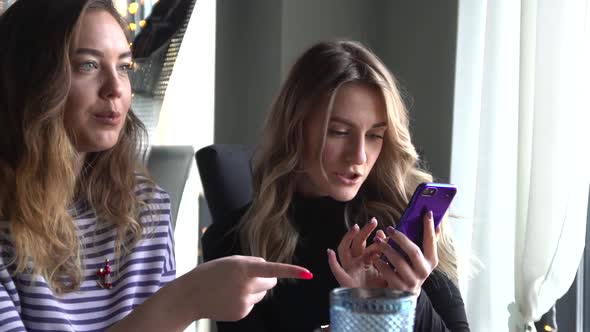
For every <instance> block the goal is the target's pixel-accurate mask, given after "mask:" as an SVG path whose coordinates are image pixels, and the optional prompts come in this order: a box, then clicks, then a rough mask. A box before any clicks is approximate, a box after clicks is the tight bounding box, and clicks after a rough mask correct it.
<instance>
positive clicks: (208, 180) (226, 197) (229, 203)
mask: <svg viewBox="0 0 590 332" xmlns="http://www.w3.org/2000/svg"><path fill="white" fill-rule="evenodd" d="M253 153H254V147H253V146H251V145H245V144H213V145H209V146H206V147H204V148H202V149H200V150H199V151H197V153H196V154H195V158H196V161H197V167H198V169H199V174H200V177H201V183H202V184H203V192H204V194H205V199H206V201H207V206H208V207H209V212H210V213H211V218H212V219H213V222H216V221H217V220H220V219H221V218H224V217H225V216H226V215H227V214H228V213H231V212H232V211H235V210H236V209H239V208H242V207H243V206H244V205H246V204H248V203H249V202H250V201H251V200H252V169H251V166H250V161H251V159H252V155H253Z"/></svg>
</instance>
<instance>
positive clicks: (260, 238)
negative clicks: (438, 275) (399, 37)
mask: <svg viewBox="0 0 590 332" xmlns="http://www.w3.org/2000/svg"><path fill="white" fill-rule="evenodd" d="M351 82H355V83H363V84H368V85H370V86H374V87H377V88H378V89H379V90H380V91H381V92H382V94H383V98H384V100H385V105H386V107H387V130H386V132H385V137H384V142H383V148H382V150H381V153H380V155H379V157H378V159H377V161H376V163H375V166H374V168H373V169H372V171H371V173H370V174H369V176H368V178H367V180H366V182H365V183H364V184H363V186H362V188H361V190H360V191H359V193H358V194H357V197H355V198H354V199H353V200H352V201H350V202H348V203H347V207H346V209H345V211H346V213H345V214H346V216H345V218H346V220H348V221H349V223H348V224H349V225H350V224H351V223H352V222H351V221H353V222H356V223H359V224H361V225H362V224H364V223H366V222H367V221H368V220H369V216H371V217H373V216H374V217H376V218H377V219H378V220H379V222H380V224H381V225H380V226H381V227H383V226H388V225H391V226H395V225H396V224H397V221H398V220H399V219H400V217H401V215H402V213H403V211H404V209H405V207H406V206H407V204H408V202H409V199H410V198H411V196H412V193H413V192H414V190H415V189H416V187H417V186H418V185H419V184H420V183H422V182H431V181H432V176H431V175H430V174H428V173H427V172H425V171H424V170H422V169H421V168H420V167H419V158H418V154H417V153H416V149H415V148H414V146H413V144H412V141H411V136H410V130H409V116H408V111H407V109H406V107H405V105H404V101H403V98H402V96H401V95H400V92H399V89H398V87H397V83H396V81H395V79H394V77H393V75H392V74H391V73H390V72H389V71H388V70H387V68H386V67H385V65H383V63H382V62H381V61H380V59H379V58H378V57H377V56H376V55H375V54H373V53H372V52H371V51H369V50H368V49H367V48H366V47H364V46H363V45H361V44H360V43H358V42H354V41H333V42H321V43H318V44H316V45H314V46H313V47H311V48H310V49H309V50H307V51H306V52H305V53H304V54H303V55H302V56H301V57H300V58H299V59H298V60H297V62H296V63H295V64H294V65H293V67H292V68H291V70H290V72H289V74H288V76H287V79H286V81H285V82H284V83H283V85H282V89H281V91H280V93H279V95H278V97H277V98H276V100H275V101H274V103H273V105H272V107H271V110H270V113H269V114H268V117H267V120H266V124H265V128H264V136H263V140H262V143H261V145H260V146H259V148H258V150H257V152H256V154H255V156H254V159H253V165H252V168H253V189H254V199H253V201H252V205H251V207H250V208H249V210H248V211H247V212H246V214H245V215H244V216H243V218H242V219H241V221H240V224H239V234H240V242H241V244H242V247H243V248H242V250H243V251H244V252H245V253H248V254H250V255H254V256H260V257H263V258H265V259H267V260H269V261H275V262H285V263H290V262H292V259H293V254H294V252H295V247H296V245H297V242H298V237H299V234H298V233H297V230H296V229H295V227H294V226H293V224H292V222H291V221H290V220H289V218H290V216H291V213H290V207H291V202H292V200H293V197H294V193H295V191H296V179H297V178H298V176H297V173H299V172H301V170H302V169H303V149H304V139H303V127H304V121H305V119H306V118H307V116H308V115H309V113H310V111H311V110H313V109H314V108H315V107H316V106H318V105H327V110H326V116H325V119H324V129H326V128H327V124H328V119H329V118H330V115H331V112H332V104H333V102H334V98H335V96H336V93H337V91H338V89H339V88H340V87H341V86H343V85H344V84H347V83H351ZM326 100H327V101H328V102H327V103H326V102H325V101H326ZM321 144H322V145H321V149H320V152H319V154H320V155H319V156H318V158H320V161H321V160H322V158H321V155H322V153H323V148H324V144H325V134H324V140H323V142H322V143H321ZM447 222H448V221H447V220H444V221H443V222H442V224H441V232H440V236H439V240H438V256H439V265H438V267H437V269H438V270H439V271H441V272H443V273H445V274H446V275H447V276H449V277H450V279H451V280H453V281H454V282H457V280H458V276H457V257H456V253H455V247H454V245H453V241H452V238H451V236H450V234H449V233H448V232H447V231H446V228H447V226H446V224H447Z"/></svg>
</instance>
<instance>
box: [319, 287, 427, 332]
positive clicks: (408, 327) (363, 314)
mask: <svg viewBox="0 0 590 332" xmlns="http://www.w3.org/2000/svg"><path fill="white" fill-rule="evenodd" d="M415 312H416V296H415V295H412V294H411V293H408V292H399V291H395V290H391V289H386V288H337V289H334V290H333V291H332V293H330V329H331V331H332V332H344V331H346V332H354V331H375V332H379V331H404V332H405V331H408V332H412V331H413V330H414V316H415Z"/></svg>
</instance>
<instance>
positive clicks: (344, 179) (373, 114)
mask: <svg viewBox="0 0 590 332" xmlns="http://www.w3.org/2000/svg"><path fill="white" fill-rule="evenodd" d="M325 112H326V110H324V109H318V110H314V111H313V112H312V113H311V114H310V115H309V117H308V118H307V119H306V121H305V124H304V139H305V147H304V155H305V156H304V169H305V176H304V177H303V178H302V179H301V180H300V181H299V183H298V190H299V191H300V192H301V193H303V194H304V195H310V196H330V197H332V198H334V199H336V200H339V201H349V200H351V199H353V198H354V197H355V196H356V194H357V193H358V191H359V189H360V187H361V185H362V184H363V183H364V182H365V180H366V179H367V177H368V176H369V173H370V172H371V170H372V169H373V166H374V165H375V162H376V161H377V158H378V157H379V154H380V153H381V148H382V147H383V137H384V134H385V131H386V130H387V118H386V110H385V102H384V101H383V95H382V94H381V92H380V91H379V89H377V88H376V87H372V86H369V85H366V84H360V83H347V84H345V85H343V86H342V87H341V88H340V90H339V91H338V94H337V95H336V98H335V100H334V109H333V111H332V114H331V116H330V119H329V122H328V128H327V132H324V126H323V121H324V120H323V119H324V118H325V114H326V113H325ZM324 135H325V136H326V143H325V147H324V151H323V155H322V161H323V164H324V170H325V172H326V176H324V174H323V172H322V168H321V164H320V161H319V159H318V152H319V149H320V147H321V142H322V139H323V137H324Z"/></svg>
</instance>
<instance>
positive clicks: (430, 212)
mask: <svg viewBox="0 0 590 332" xmlns="http://www.w3.org/2000/svg"><path fill="white" fill-rule="evenodd" d="M428 218H429V219H432V218H433V216H432V211H428Z"/></svg>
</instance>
